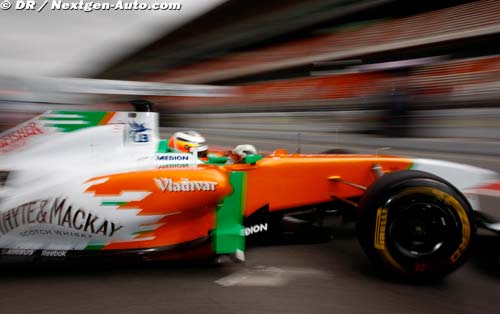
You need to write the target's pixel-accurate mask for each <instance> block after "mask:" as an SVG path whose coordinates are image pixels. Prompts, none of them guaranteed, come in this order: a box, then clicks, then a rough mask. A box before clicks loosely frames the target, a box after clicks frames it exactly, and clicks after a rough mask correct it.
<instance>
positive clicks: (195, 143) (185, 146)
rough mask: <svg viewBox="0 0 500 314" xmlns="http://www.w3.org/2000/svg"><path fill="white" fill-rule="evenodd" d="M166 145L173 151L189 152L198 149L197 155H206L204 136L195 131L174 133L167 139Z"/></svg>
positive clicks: (201, 156) (202, 156)
mask: <svg viewBox="0 0 500 314" xmlns="http://www.w3.org/2000/svg"><path fill="white" fill-rule="evenodd" d="M168 147H169V148H170V149H171V150H172V151H174V152H181V153H191V152H193V151H195V150H196V151H198V157H200V158H204V157H206V156H207V149H208V147H207V145H206V141H205V138H204V137H203V136H202V135H201V134H200V133H198V132H196V131H184V132H176V133H174V134H173V135H172V136H171V137H170V139H169V141H168Z"/></svg>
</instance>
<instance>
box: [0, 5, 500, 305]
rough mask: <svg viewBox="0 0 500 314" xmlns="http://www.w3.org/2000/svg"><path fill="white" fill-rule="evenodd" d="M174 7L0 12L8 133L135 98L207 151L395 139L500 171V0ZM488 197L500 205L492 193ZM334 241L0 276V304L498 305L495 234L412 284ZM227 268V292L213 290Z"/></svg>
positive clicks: (366, 145) (416, 151) (345, 232)
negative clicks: (439, 273) (202, 259)
mask: <svg viewBox="0 0 500 314" xmlns="http://www.w3.org/2000/svg"><path fill="white" fill-rule="evenodd" d="M36 2H37V4H38V5H40V3H41V2H42V1H41V0H36ZM94 2H102V1H94ZM126 2H127V1H126ZM143 2H145V3H152V2H153V1H147V0H145V1H143ZM170 2H174V1H170ZM175 2H178V3H181V4H182V9H181V10H173V11H93V12H82V11H52V10H48V9H45V10H43V11H42V12H40V13H37V12H31V11H16V10H14V9H12V8H11V9H10V10H4V11H0V29H1V30H2V31H1V32H0V43H1V45H0V131H2V130H5V129H7V128H9V127H12V126H15V125H17V124H18V123H20V122H23V121H25V120H28V119H29V118H31V117H33V116H35V115H37V114H40V113H42V112H44V111H46V110H52V109H71V110H78V109H83V110H127V111H128V110H131V108H130V107H129V105H128V104H127V101H129V100H131V99H138V98H142V99H148V100H151V101H153V102H154V103H155V104H156V110H157V111H159V112H160V116H161V121H160V122H161V126H162V136H163V137H167V136H169V134H171V132H173V131H177V130H181V129H195V130H198V131H200V132H201V133H202V134H204V135H205V136H206V137H207V139H208V141H209V143H211V144H214V145H218V146H224V147H228V146H232V145H235V144H242V143H244V142H248V143H251V144H254V145H255V146H257V147H258V148H259V149H261V150H264V151H271V150H273V149H275V148H278V147H284V148H286V149H289V150H290V151H295V150H301V151H302V152H321V151H325V150H328V149H330V148H335V147H341V148H346V149H349V150H352V151H355V152H369V153H375V152H376V153H378V152H380V151H385V152H386V151H387V149H389V148H390V149H391V151H390V153H394V154H398V155H411V156H418V157H430V158H437V159H445V160H451V161H457V162H462V163H467V164H472V165H476V166H479V167H484V168H488V169H492V170H496V171H498V172H500V1H498V0H478V1H463V0H462V1H459V0H441V1H432V0H404V1H403V0H357V1H354V0H308V1H299V0H287V1H279V0H267V1H247V0H226V1H224V0H204V1H200V0H183V1H175ZM386 153H387V152H386ZM481 203H482V206H483V207H485V206H486V207H490V208H491V209H495V210H498V206H500V202H499V201H498V199H496V200H493V199H492V198H490V197H488V196H484V197H483V199H481ZM333 234H334V239H335V241H332V242H329V243H321V244H318V243H316V245H310V243H307V245H304V243H303V242H299V243H297V242H295V243H294V242H293V241H292V244H293V245H289V244H286V245H283V244H282V245H281V246H278V247H264V248H261V249H259V250H254V251H250V252H249V253H248V255H247V258H248V260H247V262H246V264H245V266H241V265H240V266H234V267H232V268H231V267H230V268H223V269H217V270H214V269H209V270H208V271H207V270H206V268H197V269H194V270H193V269H192V268H174V269H168V268H167V269H165V268H164V267H163V266H162V267H157V268H154V267H150V266H144V268H133V269H132V270H131V269H128V268H125V269H124V268H121V269H120V268H112V269H111V268H106V269H100V268H99V269H98V270H96V269H90V270H89V269H87V268H76V269H72V268H71V267H70V268H69V269H65V270H63V271H62V273H61V272H59V271H58V270H51V271H48V272H46V271H44V272H28V273H25V272H24V271H21V272H13V273H10V272H9V271H8V270H7V271H1V269H0V275H1V276H0V277H1V278H2V280H4V282H6V283H8V284H4V285H2V287H3V288H1V287H0V304H1V307H0V308H2V309H5V311H6V312H8V313H69V312H74V313H96V312H102V311H108V312H109V311H111V312H116V310H117V309H120V310H119V312H121V313H128V312H130V313H146V312H147V313H151V312H154V313H156V312H158V313H160V312H161V313H186V312H188V313H189V312H193V313H202V312H203V313H214V312H217V313H235V312H238V313H263V312H264V313H265V312H272V313H276V312H280V313H281V312H287V313H292V314H293V313H297V314H299V313H453V314H456V313H480V312H491V313H496V312H498V309H499V307H500V303H499V302H500V301H499V300H498V296H497V295H498V288H499V281H498V274H499V269H500V268H499V267H500V265H499V264H498V260H499V254H498V253H499V250H498V249H499V248H500V245H499V244H498V239H497V238H486V239H482V240H483V241H480V243H479V245H478V246H477V249H476V252H475V254H474V256H473V258H472V263H470V264H467V266H466V267H464V268H462V269H461V270H459V271H458V272H457V273H456V274H454V275H452V276H451V277H450V279H447V281H446V282H445V283H437V284H436V285H431V286H426V287H422V286H408V285H403V284H401V283H397V282H387V281H386V280H381V279H380V278H379V276H378V275H377V274H375V273H373V271H371V268H370V266H369V265H368V262H367V260H366V258H365V257H364V256H363V253H362V252H361V249H360V248H359V246H358V244H357V241H356V239H355V235H354V234H355V232H354V229H353V227H352V225H351V226H348V227H347V228H346V227H338V228H337V229H336V230H334V233H333ZM297 247H299V248H298V249H297ZM311 257H313V258H311ZM231 274H232V275H231ZM235 274H236V275H235ZM94 275H95V276H94ZM103 275H105V276H106V282H105V284H102V279H101V278H102V277H103ZM225 276H229V277H228V278H229V279H227V281H224V282H226V283H227V282H230V283H231V284H228V285H231V286H233V288H232V289H233V290H226V289H225V288H226V286H225V284H219V283H218V282H219V280H220V278H226V277H225ZM231 276H233V277H231ZM234 276H236V277H234ZM238 276H239V277H238ZM33 277H35V278H37V280H34V279H33ZM19 278H21V279H24V280H19ZM235 278H236V279H235ZM242 278H243V279H242ZM245 278H246V279H245ZM262 278H264V279H265V278H271V279H276V280H274V281H273V280H271V281H266V280H264V279H262ZM63 279H64V280H63ZM276 287H279V289H276ZM273 289H274V290H273ZM15 291H23V297H24V298H27V299H30V300H37V302H39V305H40V304H41V305H43V306H38V307H37V306H35V305H33V303H30V302H21V301H22V300H21V299H20V298H21V295H20V294H19V293H18V292H15ZM229 291H230V292H231V293H229ZM59 296H64V297H59ZM89 299H92V300H93V302H88V300H89ZM12 300H14V301H16V302H14V301H12ZM20 300H21V301H20ZM122 300H126V302H123V301H122ZM360 300H362V301H361V302H359V301H360ZM127 302H129V303H130V302H131V303H130V304H131V305H127V306H125V303H127ZM121 303H123V304H121ZM152 305H154V306H152ZM122 307H123V308H122ZM33 309H38V310H37V311H34V310H33ZM152 309H153V310H152Z"/></svg>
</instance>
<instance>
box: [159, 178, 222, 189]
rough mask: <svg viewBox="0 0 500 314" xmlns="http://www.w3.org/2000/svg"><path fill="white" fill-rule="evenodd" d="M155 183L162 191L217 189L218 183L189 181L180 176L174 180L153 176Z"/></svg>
mask: <svg viewBox="0 0 500 314" xmlns="http://www.w3.org/2000/svg"><path fill="white" fill-rule="evenodd" d="M154 180H155V182H156V185H157V186H158V188H159V189H160V190H161V191H162V192H167V191H168V192H211V191H215V190H216V189H217V185H218V183H217V182H215V181H191V180H190V179H188V178H182V179H181V180H180V181H174V180H173V179H170V178H155V179H154Z"/></svg>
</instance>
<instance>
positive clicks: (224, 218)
mask: <svg viewBox="0 0 500 314" xmlns="http://www.w3.org/2000/svg"><path fill="white" fill-rule="evenodd" d="M229 182H230V183H231V185H232V187H233V193H231V194H230V195H229V196H227V197H226V198H225V199H224V200H223V201H222V204H221V205H220V206H219V208H218V210H217V214H216V227H215V230H214V232H213V234H212V237H213V243H214V250H215V252H216V253H217V254H230V253H236V251H237V250H241V251H244V250H245V236H244V227H243V224H242V223H243V212H244V207H245V203H246V182H247V173H246V172H236V171H233V172H231V174H230V176H229Z"/></svg>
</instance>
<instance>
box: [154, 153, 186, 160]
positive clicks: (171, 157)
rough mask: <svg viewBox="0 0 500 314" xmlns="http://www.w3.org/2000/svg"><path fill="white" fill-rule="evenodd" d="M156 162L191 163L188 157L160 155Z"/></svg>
mask: <svg viewBox="0 0 500 314" xmlns="http://www.w3.org/2000/svg"><path fill="white" fill-rule="evenodd" d="M156 160H160V161H189V156H187V155H184V156H183V155H167V154H165V155H158V156H156Z"/></svg>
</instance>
